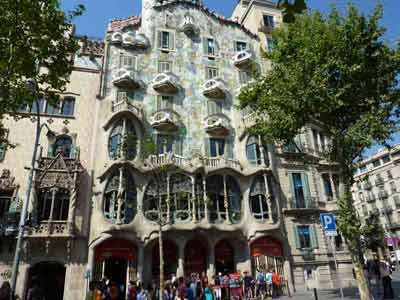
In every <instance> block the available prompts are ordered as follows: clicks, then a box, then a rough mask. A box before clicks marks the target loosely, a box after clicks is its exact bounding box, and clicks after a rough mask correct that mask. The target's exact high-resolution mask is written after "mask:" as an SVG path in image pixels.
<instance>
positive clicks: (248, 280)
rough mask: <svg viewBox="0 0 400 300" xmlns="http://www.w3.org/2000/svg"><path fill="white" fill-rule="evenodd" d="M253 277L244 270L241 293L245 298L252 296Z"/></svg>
mask: <svg viewBox="0 0 400 300" xmlns="http://www.w3.org/2000/svg"><path fill="white" fill-rule="evenodd" d="M253 282H254V280H253V277H252V276H251V275H250V274H249V272H248V271H244V276H243V294H244V298H245V299H251V298H253V288H252V285H253Z"/></svg>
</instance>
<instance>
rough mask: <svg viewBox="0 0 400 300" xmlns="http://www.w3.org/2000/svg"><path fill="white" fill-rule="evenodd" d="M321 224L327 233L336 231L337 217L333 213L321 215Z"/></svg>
mask: <svg viewBox="0 0 400 300" xmlns="http://www.w3.org/2000/svg"><path fill="white" fill-rule="evenodd" d="M321 223H322V227H323V229H324V231H325V232H327V231H336V222H335V215H334V214H333V213H323V214H321Z"/></svg>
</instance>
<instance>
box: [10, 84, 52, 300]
mask: <svg viewBox="0 0 400 300" xmlns="http://www.w3.org/2000/svg"><path fill="white" fill-rule="evenodd" d="M26 88H27V90H28V91H29V92H31V93H32V94H33V95H34V97H35V98H36V95H37V92H36V91H37V86H36V82H35V81H34V80H33V79H28V80H27V81H26ZM34 104H35V105H36V108H37V109H36V114H37V120H36V136H35V144H34V147H33V153H32V159H31V165H30V170H29V176H28V187H27V189H26V192H25V197H24V199H23V204H22V211H21V216H20V220H19V230H18V238H17V245H16V247H15V255H14V262H13V268H12V275H11V293H10V300H13V297H14V295H15V288H16V285H17V277H18V269H19V262H20V259H21V258H20V256H21V248H22V241H23V239H24V231H25V226H26V217H27V213H28V206H29V200H30V195H31V191H32V182H33V174H34V170H35V165H36V157H37V150H38V146H39V139H40V134H41V132H42V129H43V128H44V127H46V128H47V130H48V132H47V136H48V137H49V138H52V137H55V134H54V132H53V131H51V130H50V128H49V126H48V125H47V124H46V123H43V124H41V125H40V115H39V114H40V111H39V101H38V100H37V99H36V101H35V103H34Z"/></svg>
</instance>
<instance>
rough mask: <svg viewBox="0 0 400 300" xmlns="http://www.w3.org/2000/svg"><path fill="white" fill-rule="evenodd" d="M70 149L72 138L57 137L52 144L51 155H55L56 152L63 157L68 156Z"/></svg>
mask: <svg viewBox="0 0 400 300" xmlns="http://www.w3.org/2000/svg"><path fill="white" fill-rule="evenodd" d="M71 149H72V139H71V138H70V137H60V138H57V140H56V142H55V144H54V153H53V156H56V155H57V154H58V153H62V155H63V156H64V157H70V155H71Z"/></svg>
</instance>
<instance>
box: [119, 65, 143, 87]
mask: <svg viewBox="0 0 400 300" xmlns="http://www.w3.org/2000/svg"><path fill="white" fill-rule="evenodd" d="M113 84H114V85H115V86H116V87H119V88H121V89H128V90H137V89H140V88H141V87H142V86H143V83H142V81H141V80H139V79H138V78H137V77H136V74H135V72H133V71H128V70H126V69H124V68H120V69H118V70H117V71H116V72H115V74H114V77H113Z"/></svg>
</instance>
